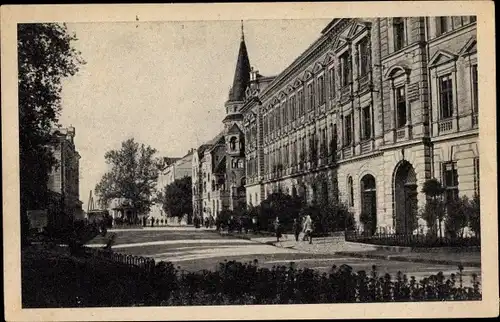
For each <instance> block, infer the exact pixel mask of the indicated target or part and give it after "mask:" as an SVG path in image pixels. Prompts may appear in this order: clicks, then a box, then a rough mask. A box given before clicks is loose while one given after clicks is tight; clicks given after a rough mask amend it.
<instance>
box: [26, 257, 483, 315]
mask: <svg viewBox="0 0 500 322" xmlns="http://www.w3.org/2000/svg"><path fill="white" fill-rule="evenodd" d="M33 254H35V253H33ZM33 254H32V257H31V258H29V256H28V258H27V256H23V271H22V273H23V289H22V292H23V296H22V299H23V305H24V307H58V306H63V307H92V306H137V305H148V306H158V305H167V306H168V305H177V306H178V305H242V304H310V303H353V302H394V301H396V302H397V301H445V300H446V301H453V300H459V301H462V300H480V299H481V291H480V283H479V279H478V277H477V276H476V275H473V276H472V281H471V282H472V283H471V284H472V286H470V287H465V286H463V267H461V266H460V267H459V268H458V272H457V274H452V275H451V276H450V277H448V278H445V276H444V275H443V274H442V273H438V274H437V275H431V276H429V277H427V278H424V279H422V280H420V281H417V280H416V279H415V278H414V277H413V276H411V277H410V278H408V277H407V276H406V275H404V274H402V273H401V272H398V274H396V277H395V278H394V279H393V278H392V277H391V276H390V275H389V274H384V275H381V274H380V273H379V269H378V268H377V267H376V266H373V267H372V269H371V271H370V272H365V271H358V272H355V271H354V270H353V268H352V267H350V266H348V265H341V266H339V267H337V266H336V265H333V266H332V268H331V270H330V271H329V272H328V273H320V272H318V271H316V270H312V269H308V268H304V269H297V268H296V267H295V264H294V263H293V262H292V263H290V264H289V265H288V266H283V265H282V266H273V267H272V268H265V267H259V265H258V261H257V260H254V261H253V262H248V263H241V262H237V261H224V262H221V263H219V265H218V267H217V269H216V270H214V271H209V270H202V271H198V272H185V271H182V270H181V269H180V267H177V268H176V267H175V266H174V265H173V264H172V263H169V262H159V263H157V264H156V265H155V266H153V267H152V268H151V267H148V268H141V267H137V266H130V265H124V264H121V263H116V262H112V261H110V260H105V259H99V258H95V257H92V258H88V259H84V260H75V259H74V258H56V259H55V261H56V263H51V264H50V265H47V261H48V259H47V258H44V257H40V256H39V253H36V254H35V256H34V257H33ZM52 261H53V259H52ZM56 281H57V282H56ZM60 281H65V282H64V283H61V282H60ZM34 286H36V287H34ZM33 292H35V293H33Z"/></svg>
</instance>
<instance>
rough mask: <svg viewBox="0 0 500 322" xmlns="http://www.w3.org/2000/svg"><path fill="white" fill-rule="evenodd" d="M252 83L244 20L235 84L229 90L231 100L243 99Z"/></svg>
mask: <svg viewBox="0 0 500 322" xmlns="http://www.w3.org/2000/svg"><path fill="white" fill-rule="evenodd" d="M249 83H250V61H249V59H248V52H247V46H246V44H245V34H244V33H243V20H242V21H241V42H240V50H239V52H238V59H237V62H236V70H235V72H234V79H233V86H232V88H231V91H230V92H229V102H237V101H243V100H244V99H245V90H246V88H247V86H248V84H249Z"/></svg>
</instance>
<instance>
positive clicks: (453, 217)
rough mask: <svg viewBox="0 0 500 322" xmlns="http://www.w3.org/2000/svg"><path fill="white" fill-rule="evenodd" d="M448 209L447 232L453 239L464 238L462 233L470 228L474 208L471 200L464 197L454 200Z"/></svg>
mask: <svg viewBox="0 0 500 322" xmlns="http://www.w3.org/2000/svg"><path fill="white" fill-rule="evenodd" d="M447 208H448V212H447V216H446V231H447V232H448V234H449V235H450V237H452V238H455V237H463V236H461V235H460V232H461V231H462V229H463V228H464V227H467V226H468V223H469V215H470V213H471V208H472V207H471V203H470V200H469V198H467V196H462V198H459V199H457V200H452V201H451V202H450V203H449V205H448V207H447Z"/></svg>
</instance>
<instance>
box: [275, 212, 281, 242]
mask: <svg viewBox="0 0 500 322" xmlns="http://www.w3.org/2000/svg"><path fill="white" fill-rule="evenodd" d="M274 231H275V232H276V241H277V242H278V243H279V241H280V238H281V235H282V234H281V224H280V220H279V218H278V217H276V220H275V221H274Z"/></svg>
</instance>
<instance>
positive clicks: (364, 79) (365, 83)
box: [358, 73, 371, 92]
mask: <svg viewBox="0 0 500 322" xmlns="http://www.w3.org/2000/svg"><path fill="white" fill-rule="evenodd" d="M370 83H371V77H370V73H366V74H365V75H363V76H361V77H360V78H358V92H363V91H365V90H367V89H369V88H370Z"/></svg>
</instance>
